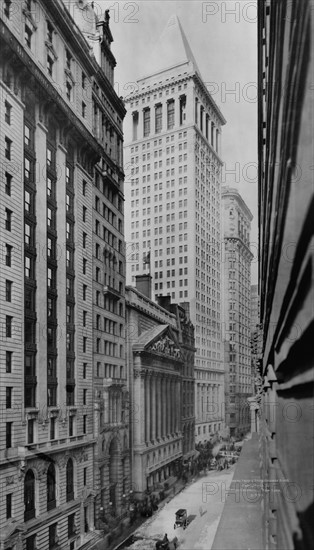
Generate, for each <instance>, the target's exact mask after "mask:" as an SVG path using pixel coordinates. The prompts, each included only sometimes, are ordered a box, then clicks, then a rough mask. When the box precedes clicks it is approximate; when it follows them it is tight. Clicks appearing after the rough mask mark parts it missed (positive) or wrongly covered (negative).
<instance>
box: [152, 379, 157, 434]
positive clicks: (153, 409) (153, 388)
mask: <svg viewBox="0 0 314 550" xmlns="http://www.w3.org/2000/svg"><path fill="white" fill-rule="evenodd" d="M151 385H152V409H151V414H152V433H151V441H155V439H156V377H155V376H152V378H151Z"/></svg>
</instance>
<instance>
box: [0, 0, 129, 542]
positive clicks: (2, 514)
mask: <svg viewBox="0 0 314 550" xmlns="http://www.w3.org/2000/svg"><path fill="white" fill-rule="evenodd" d="M70 4H71V5H70ZM66 5H68V6H69V8H70V9H71V13H70V12H69V11H68V10H67V8H66ZM0 9H1V12H0V28H1V33H0V34H1V38H0V40H1V52H2V56H1V63H0V71H1V77H0V86H1V140H2V146H1V151H0V155H1V187H0V205H1V214H0V221H1V223H0V241H1V256H2V262H1V270H0V289H1V308H0V323H1V327H2V329H1V335H0V338H1V344H0V380H1V383H0V387H1V389H0V392H1V403H2V406H3V409H2V415H1V421H0V479H1V495H2V498H1V503H0V546H1V548H14V549H16V550H21V549H23V550H24V549H26V550H33V549H35V548H38V549H39V548H40V549H42V550H46V549H48V548H54V549H62V550H63V549H65V548H66V549H68V550H70V549H74V548H79V547H80V546H81V545H83V544H84V545H85V546H84V548H88V547H89V546H88V545H89V544H90V543H92V542H95V541H96V540H97V537H98V538H99V536H98V535H97V534H96V533H95V527H96V522H97V513H98V512H97V510H98V509H99V508H100V505H101V502H103V503H104V506H107V508H109V502H111V501H112V507H114V508H115V509H117V510H118V511H119V509H120V507H121V504H120V502H121V494H122V492H123V473H122V466H121V463H122V460H123V459H126V462H127V451H126V446H127V445H128V443H127V441H128V439H126V440H124V438H123V436H124V433H125V434H126V435H127V432H128V429H127V427H126V426H125V423H123V422H122V420H121V418H122V416H121V415H119V412H118V413H117V412H116V411H117V410H118V411H120V410H121V405H120V402H121V397H120V395H121V392H122V390H121V386H122V385H123V380H125V379H126V373H125V362H124V315H125V311H124V276H125V275H124V246H123V169H122V162H123V159H122V140H123V136H122V120H123V117H124V115H125V109H124V106H123V103H122V102H121V100H120V99H119V98H118V97H117V96H116V94H115V92H114V90H113V68H114V65H115V61H114V58H113V56H112V54H111V53H109V52H110V42H111V41H112V37H111V33H110V30H109V18H108V16H106V17H105V20H104V21H100V22H98V21H97V20H96V16H95V13H94V11H93V9H92V6H91V5H88V3H86V2H80V3H79V2H77V3H73V2H72V3H69V2H62V1H61V0H52V1H49V2H47V1H43V0H37V1H33V0H27V1H25V2H24V1H23V2H9V1H8V2H7V1H4V2H1V4H0ZM75 10H76V11H75ZM76 18H77V19H78V21H80V19H83V20H84V21H85V23H86V21H88V22H89V29H88V30H89V32H88V38H89V40H90V42H88V41H87V39H86V38H85V37H84V35H83V34H82V33H81V31H80V29H79V27H78V26H77V25H76V24H75V22H74V21H75V20H76ZM86 30H87V29H86V27H85V31H86ZM93 38H94V40H93ZM94 48H95V50H94ZM93 51H95V55H93ZM96 57H97V60H98V62H97V61H96ZM98 292H99V297H98V294H97V293H98ZM97 300H98V301H97ZM4 327H5V328H4ZM114 346H116V347H114ZM108 365H109V367H108ZM113 376H116V377H117V378H119V382H118V390H117V394H119V396H118V397H116V399H115V401H114V404H112V401H110V402H109V403H108V397H107V394H106V389H107V385H108V380H109V379H110V377H113ZM104 379H106V380H107V382H106V383H105V384H104ZM109 385H110V384H109ZM119 392H120V393H119ZM106 408H107V409H110V411H111V415H112V416H110V418H109V419H108V420H107V421H106V427H105V426H104V422H105V420H104V416H101V413H102V410H101V409H106ZM109 425H110V427H111V428H110V429H109ZM113 427H114V429H115V431H114V433H113ZM120 429H121V435H120ZM117 433H119V443H117V444H115V445H114V444H113V451H112V452H111V451H110V449H112V447H111V445H112V441H113V439H114V436H116V437H117ZM120 441H123V448H122V444H121V445H120ZM123 453H124V454H123ZM95 457H96V462H94V460H95ZM113 461H114V464H115V467H116V464H117V463H118V466H117V467H116V472H115V478H114V489H115V493H114V495H113V496H114V497H115V500H113V498H111V496H110V494H111V493H110V490H111V485H110V479H112V477H111V478H110V464H112V462H113ZM102 468H103V469H102ZM125 468H126V470H127V468H128V465H127V463H126V466H125ZM111 470H112V466H111ZM101 476H102V477H101ZM103 488H105V494H103V492H102V489H103ZM112 491H113V489H112ZM110 499H111V500H110Z"/></svg>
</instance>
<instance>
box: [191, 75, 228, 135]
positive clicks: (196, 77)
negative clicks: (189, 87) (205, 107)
mask: <svg viewBox="0 0 314 550" xmlns="http://www.w3.org/2000/svg"><path fill="white" fill-rule="evenodd" d="M193 80H194V81H195V83H196V84H198V86H199V87H200V88H201V90H202V92H203V94H205V96H206V99H207V100H208V102H209V104H210V106H211V108H212V109H213V111H214V112H215V114H216V115H217V117H218V118H219V121H220V124H221V125H222V126H224V125H225V124H226V122H227V121H226V119H225V117H224V116H223V114H222V112H221V110H220V109H219V107H218V105H217V103H215V101H214V100H213V98H212V96H211V95H210V93H209V91H208V90H207V88H206V86H205V84H204V82H203V80H202V79H201V77H200V76H199V75H198V74H197V73H195V74H194V75H193Z"/></svg>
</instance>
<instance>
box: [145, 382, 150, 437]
mask: <svg viewBox="0 0 314 550" xmlns="http://www.w3.org/2000/svg"><path fill="white" fill-rule="evenodd" d="M149 430H150V393H149V378H148V376H146V377H145V441H146V443H147V442H148V441H149Z"/></svg>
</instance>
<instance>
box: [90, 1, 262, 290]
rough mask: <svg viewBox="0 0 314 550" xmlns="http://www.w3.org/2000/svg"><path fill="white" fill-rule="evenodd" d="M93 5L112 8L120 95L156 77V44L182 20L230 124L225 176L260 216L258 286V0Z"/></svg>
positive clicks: (225, 138)
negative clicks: (153, 56) (174, 19)
mask: <svg viewBox="0 0 314 550" xmlns="http://www.w3.org/2000/svg"><path fill="white" fill-rule="evenodd" d="M94 6H95V10H96V12H97V13H98V15H99V16H100V15H101V13H102V14H103V13H104V10H105V9H110V28H111V31H112V34H113V38H114V42H113V44H112V51H113V54H114V55H115V57H116V60H117V67H116V69H115V89H116V92H117V93H118V95H120V96H125V95H127V94H128V93H130V92H131V89H132V83H133V82H135V81H136V79H137V78H139V77H142V76H145V75H147V74H152V73H153V72H154V67H153V66H151V64H150V55H151V53H152V51H153V49H154V44H155V43H156V41H157V40H158V38H159V36H160V35H161V33H162V32H163V30H164V28H165V26H166V24H167V22H168V19H169V18H170V16H171V15H172V14H177V15H178V17H179V19H180V21H181V25H182V27H183V30H184V32H185V34H186V36H187V39H188V41H189V44H190V47H191V49H192V52H193V54H194V57H195V59H196V62H197V64H198V67H199V69H200V71H201V76H202V78H203V80H204V82H205V83H206V85H207V89H208V90H209V91H210V92H211V94H212V96H213V98H214V100H215V101H216V103H217V104H218V106H219V108H220V109H221V111H222V113H223V115H224V117H225V118H226V120H227V124H226V125H225V126H224V127H223V129H222V159H223V162H224V163H225V169H226V171H225V173H226V175H225V176H223V178H224V179H225V181H226V183H227V184H228V185H230V186H232V187H236V188H237V189H238V190H239V192H240V193H241V195H242V197H243V199H244V200H245V202H246V203H247V205H248V207H249V208H250V210H251V212H252V214H253V216H254V220H253V222H252V232H251V242H252V252H253V253H254V259H253V263H252V284H253V283H256V282H257V258H256V254H257V240H258V233H257V85H256V82H257V17H256V16H257V13H256V0H255V1H250V0H240V1H234V0H226V1H223V0H217V1H200V0H141V1H138V0H136V1H126V0H119V1H114V0H112V1H111V2H107V1H104V0H98V2H94ZM228 91H229V92H231V93H228ZM231 172H232V173H231Z"/></svg>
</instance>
